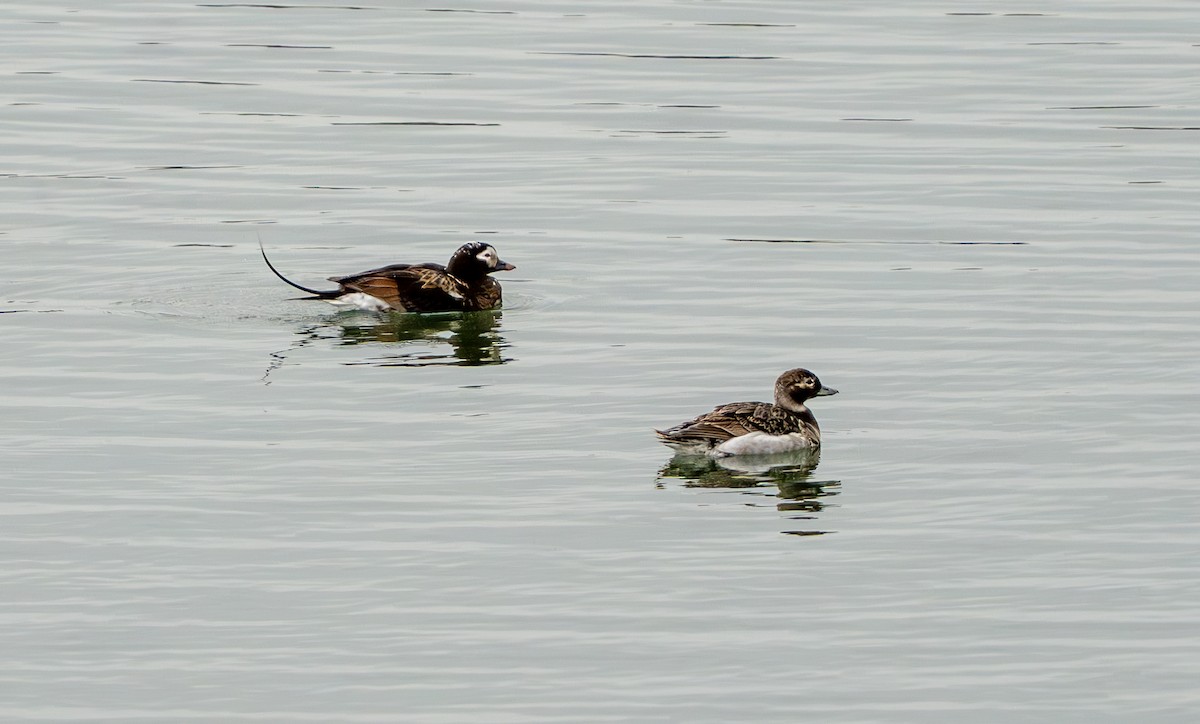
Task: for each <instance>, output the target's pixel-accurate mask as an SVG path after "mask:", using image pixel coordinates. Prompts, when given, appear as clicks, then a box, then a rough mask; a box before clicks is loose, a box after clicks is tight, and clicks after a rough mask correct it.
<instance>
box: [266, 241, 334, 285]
mask: <svg viewBox="0 0 1200 724" xmlns="http://www.w3.org/2000/svg"><path fill="white" fill-rule="evenodd" d="M258 250H259V251H260V252H262V258H263V261H265V262H266V263H267V268H268V269H270V270H271V272H272V273H273V274H274V275H275V276H277V277H279V278H280V279H281V280H283V282H284V283H285V284H289V285H291V286H293V287H295V288H297V289H299V290H300V291H302V292H308V293H309V294H313V295H316V296H317V297H320V298H321V299H329V298H331V297H336V296H338V295H339V294H341V290H340V289H334V290H331V291H324V292H323V291H321V290H320V289H309V288H308V287H305V286H301V285H299V284H297V283H296V282H294V281H292V280H291V279H288V278H287V277H285V276H284V275H283V274H282V273H281V272H280V271H279V270H278V269H276V268H275V265H274V264H272V263H271V260H270V259H268V258H267V250H266V249H264V248H263V244H262V239H259V240H258Z"/></svg>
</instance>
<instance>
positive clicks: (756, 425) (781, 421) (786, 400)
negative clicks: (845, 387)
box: [655, 368, 837, 455]
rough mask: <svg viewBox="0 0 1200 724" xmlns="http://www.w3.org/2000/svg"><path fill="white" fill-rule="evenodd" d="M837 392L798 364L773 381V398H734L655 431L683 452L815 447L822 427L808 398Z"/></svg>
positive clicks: (728, 452) (731, 452)
mask: <svg viewBox="0 0 1200 724" xmlns="http://www.w3.org/2000/svg"><path fill="white" fill-rule="evenodd" d="M836 394H837V390H834V389H832V388H829V387H825V386H824V385H822V384H821V381H820V380H818V379H817V376H816V375H814V374H813V373H812V372H809V371H808V370H805V369H800V368H797V369H794V370H788V371H787V372H784V373H783V374H782V375H780V376H779V379H777V380H776V381H775V402H774V403H769V402H731V403H728V404H725V405H720V406H718V407H716V408H714V409H713V410H712V411H711V412H706V413H704V414H703V415H700V416H698V417H696V418H693V419H691V420H688V421H686V422H681V423H680V424H678V425H676V426H674V427H672V428H669V429H667V430H655V432H656V433H657V434H658V439H659V441H660V442H662V443H663V444H664V445H667V446H669V447H672V448H674V449H676V450H678V451H680V452H692V453H708V454H713V455H744V454H755V453H771V452H785V451H788V450H794V449H799V448H804V447H813V448H815V447H818V446H820V444H821V428H820V427H819V426H818V425H817V418H816V417H814V416H813V414H812V412H811V411H810V410H809V409H808V407H806V406H805V404H804V402H805V401H806V400H808V399H810V398H812V397H820V396H823V395H836Z"/></svg>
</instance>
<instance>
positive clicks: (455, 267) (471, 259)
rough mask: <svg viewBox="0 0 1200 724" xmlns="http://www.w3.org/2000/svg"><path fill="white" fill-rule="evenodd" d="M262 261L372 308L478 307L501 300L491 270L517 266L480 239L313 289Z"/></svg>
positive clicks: (333, 299)
mask: <svg viewBox="0 0 1200 724" xmlns="http://www.w3.org/2000/svg"><path fill="white" fill-rule="evenodd" d="M259 250H260V251H262V257H263V261H265V262H266V263H267V267H268V268H269V269H270V270H271V271H272V272H274V274H275V276H277V277H279V278H280V279H282V280H283V281H284V282H286V283H288V284H290V285H292V286H293V287H295V288H297V289H299V290H300V291H302V292H308V293H309V294H312V295H313V296H312V297H309V298H310V299H323V300H325V301H327V302H329V303H331V304H334V305H336V306H339V307H353V308H356V309H363V310H366V311H371V312H383V311H387V310H395V311H398V312H474V311H478V310H481V309H495V308H496V307H499V306H500V301H501V298H500V283H499V282H497V281H496V280H495V279H493V278H492V277H491V276H489V275H490V274H491V273H492V272H498V271H511V270H513V269H516V267H515V266H513V265H512V264H509V263H508V262H506V261H504V260H502V259H501V258H500V256H499V255H498V254H497V253H496V249H495V247H493V246H492V245H491V244H485V243H483V242H481V241H473V242H471V243H469V244H463V245H462V246H460V247H458V251H456V252H454V256H451V257H450V263H448V264H447V265H446V266H442V265H441V264H433V263H425V264H392V265H390V266H385V267H380V268H378V269H372V270H370V271H365V272H360V273H358V274H351V275H349V276H344V277H329V281H331V282H334V283H336V284H337V285H338V288H337V289H331V290H329V291H321V290H319V289H309V288H308V287H303V286H300V285H299V284H297V283H296V282H294V281H292V280H291V279H288V278H287V277H285V276H284V275H283V274H281V273H280V272H279V270H278V269H276V268H275V265H274V264H272V263H271V260H270V259H268V258H267V252H266V251H265V250H263V249H262V245H261V244H260V245H259Z"/></svg>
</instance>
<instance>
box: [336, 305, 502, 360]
mask: <svg viewBox="0 0 1200 724" xmlns="http://www.w3.org/2000/svg"><path fill="white" fill-rule="evenodd" d="M500 317H501V315H500V313H499V312H457V313H449V314H389V315H387V316H385V317H383V318H382V321H380V318H379V317H373V316H370V315H352V318H351V319H349V320H342V321H339V324H338V326H339V327H340V338H339V339H338V344H340V345H344V346H349V345H359V344H370V343H383V344H388V345H397V346H400V347H401V348H403V351H402V352H399V353H396V354H388V355H384V356H382V357H375V358H370V359H367V360H363V361H362V362H352V363H350V364H366V365H375V366H379V367H415V366H424V365H461V366H465V367H475V366H480V365H499V364H504V363H505V362H509V361H511V358H510V357H505V356H504V350H505V349H507V348H508V343H507V342H506V341H505V340H504V338H503V337H502V336H501V335H500V333H499V331H498V328H499V325H500Z"/></svg>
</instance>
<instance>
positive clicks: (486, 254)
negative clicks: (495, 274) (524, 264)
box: [475, 246, 499, 269]
mask: <svg viewBox="0 0 1200 724" xmlns="http://www.w3.org/2000/svg"><path fill="white" fill-rule="evenodd" d="M475 258H476V259H478V260H479V261H481V262H483V263H484V264H487V266H488V269H495V268H496V260H497V259H499V257H498V256H497V255H496V250H495V249H493V248H492V247H490V246H489V247H488V248H486V249H484V250H483V251H481V252H479V253H478V254H476V255H475Z"/></svg>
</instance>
